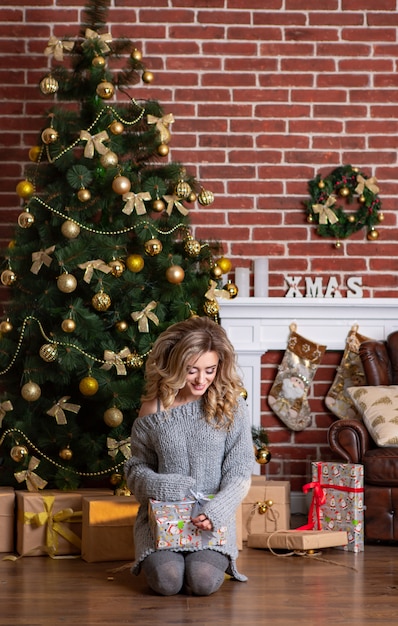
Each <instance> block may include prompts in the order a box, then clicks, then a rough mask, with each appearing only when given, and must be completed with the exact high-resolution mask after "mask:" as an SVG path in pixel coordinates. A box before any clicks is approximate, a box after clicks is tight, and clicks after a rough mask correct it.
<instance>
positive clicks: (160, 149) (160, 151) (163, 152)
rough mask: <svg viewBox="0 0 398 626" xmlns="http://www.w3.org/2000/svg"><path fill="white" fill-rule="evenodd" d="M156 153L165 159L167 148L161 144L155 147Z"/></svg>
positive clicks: (164, 144)
mask: <svg viewBox="0 0 398 626" xmlns="http://www.w3.org/2000/svg"><path fill="white" fill-rule="evenodd" d="M157 153H158V155H159V156H162V157H165V156H167V155H168V154H169V146H168V145H167V144H166V143H161V144H160V145H159V146H158V147H157Z"/></svg>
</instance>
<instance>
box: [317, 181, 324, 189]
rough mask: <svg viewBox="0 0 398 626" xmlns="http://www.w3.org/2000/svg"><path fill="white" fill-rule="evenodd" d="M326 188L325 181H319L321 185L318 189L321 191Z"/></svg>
mask: <svg viewBox="0 0 398 626" xmlns="http://www.w3.org/2000/svg"><path fill="white" fill-rule="evenodd" d="M324 186H325V183H324V181H323V180H320V181H319V183H318V188H319V189H323V188H324Z"/></svg>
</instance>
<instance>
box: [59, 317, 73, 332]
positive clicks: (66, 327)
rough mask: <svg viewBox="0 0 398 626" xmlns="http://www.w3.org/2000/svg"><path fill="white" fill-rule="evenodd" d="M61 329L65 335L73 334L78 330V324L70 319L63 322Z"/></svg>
mask: <svg viewBox="0 0 398 626" xmlns="http://www.w3.org/2000/svg"><path fill="white" fill-rule="evenodd" d="M61 328H62V330H63V331H64V333H73V332H74V331H75V330H76V322H75V320H72V319H71V318H70V317H68V318H67V319H66V320H63V321H62V324H61Z"/></svg>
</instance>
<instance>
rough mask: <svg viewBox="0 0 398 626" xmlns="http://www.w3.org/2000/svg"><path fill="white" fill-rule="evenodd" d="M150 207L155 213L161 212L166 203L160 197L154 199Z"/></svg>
mask: <svg viewBox="0 0 398 626" xmlns="http://www.w3.org/2000/svg"><path fill="white" fill-rule="evenodd" d="M152 208H153V210H154V211H156V212H157V213H161V212H162V211H164V210H165V208H166V205H165V203H164V202H163V200H160V198H157V199H156V200H154V201H153V202H152Z"/></svg>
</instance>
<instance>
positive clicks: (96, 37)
mask: <svg viewBox="0 0 398 626" xmlns="http://www.w3.org/2000/svg"><path fill="white" fill-rule="evenodd" d="M84 36H85V38H86V41H85V42H84V43H83V48H86V47H87V46H89V45H90V44H91V43H93V42H97V43H98V47H99V49H100V51H101V52H109V50H110V47H109V46H108V43H111V41H112V35H111V34H110V33H103V34H102V35H100V34H99V33H97V31H95V30H92V29H91V28H86V32H85V33H84Z"/></svg>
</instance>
